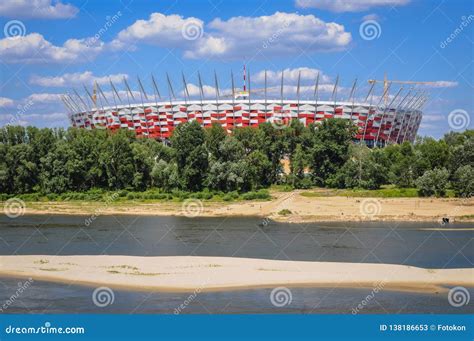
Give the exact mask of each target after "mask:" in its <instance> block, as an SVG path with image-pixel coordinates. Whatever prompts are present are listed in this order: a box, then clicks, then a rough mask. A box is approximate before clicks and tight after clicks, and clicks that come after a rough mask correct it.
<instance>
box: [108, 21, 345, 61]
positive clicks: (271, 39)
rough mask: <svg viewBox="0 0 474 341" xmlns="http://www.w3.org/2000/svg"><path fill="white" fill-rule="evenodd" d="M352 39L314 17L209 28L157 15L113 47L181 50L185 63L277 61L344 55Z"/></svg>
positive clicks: (121, 35)
mask: <svg viewBox="0 0 474 341" xmlns="http://www.w3.org/2000/svg"><path fill="white" fill-rule="evenodd" d="M191 27H192V28H194V29H195V30H194V31H192V30H191V29H190V28H191ZM187 28H189V30H186V29H187ZM196 32H197V33H196ZM190 35H191V38H192V39H190ZM351 40H352V37H351V34H350V33H349V32H346V31H345V30H344V26H343V25H340V24H337V23H334V22H330V23H326V22H324V21H322V20H321V19H319V18H316V17H315V16H314V15H299V14H297V13H281V12H276V13H275V14H273V15H269V16H260V17H233V18H230V19H229V20H225V21H224V20H221V19H219V18H217V19H214V20H212V21H211V22H210V23H209V24H207V25H205V24H204V23H203V22H202V21H201V20H200V19H196V18H193V17H190V18H183V17H182V16H179V15H169V16H166V15H164V14H161V13H153V14H151V16H150V18H149V19H148V20H138V21H136V22H135V23H134V24H132V25H131V26H129V27H128V28H126V29H125V30H123V31H121V32H120V33H119V34H118V36H117V39H115V40H114V41H113V42H112V43H113V44H114V45H116V46H123V45H130V44H132V45H133V44H137V43H140V42H145V43H148V44H152V45H156V46H160V47H164V48H181V49H184V56H185V57H186V58H193V59H198V58H219V59H240V58H243V57H249V55H254V54H258V53H260V54H267V55H268V56H276V55H291V54H299V53H301V51H302V50H305V51H313V52H314V51H324V52H326V51H335V50H342V49H344V48H345V47H347V45H348V44H349V43H350V42H351Z"/></svg>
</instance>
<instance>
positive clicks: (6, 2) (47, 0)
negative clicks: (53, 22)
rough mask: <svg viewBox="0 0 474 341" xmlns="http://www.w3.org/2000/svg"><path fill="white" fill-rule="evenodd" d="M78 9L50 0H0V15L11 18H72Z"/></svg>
mask: <svg viewBox="0 0 474 341" xmlns="http://www.w3.org/2000/svg"><path fill="white" fill-rule="evenodd" d="M78 12H79V9H78V8H76V7H74V6H73V5H70V4H63V3H61V2H60V1H54V3H53V2H52V1H51V0H2V1H1V2H0V16H3V17H12V18H41V19H64V18H73V17H75V16H76V14H77V13H78Z"/></svg>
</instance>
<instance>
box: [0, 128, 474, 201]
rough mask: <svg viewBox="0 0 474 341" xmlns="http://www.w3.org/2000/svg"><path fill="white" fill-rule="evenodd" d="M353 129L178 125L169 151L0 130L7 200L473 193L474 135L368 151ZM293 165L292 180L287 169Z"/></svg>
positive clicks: (125, 138) (106, 136) (113, 135)
mask: <svg viewBox="0 0 474 341" xmlns="http://www.w3.org/2000/svg"><path fill="white" fill-rule="evenodd" d="M355 129H356V128H355V127H354V126H352V125H351V122H349V121H346V120H340V119H328V120H325V121H323V122H322V123H321V124H319V125H310V126H308V127H305V126H304V125H303V124H302V123H301V122H299V121H298V120H293V121H291V123H290V124H289V125H288V126H287V127H275V126H273V125H272V124H269V123H264V124H261V125H260V126H259V127H258V128H251V127H244V128H237V129H235V130H234V133H233V134H232V135H228V134H227V133H226V131H225V130H224V129H223V128H222V127H221V126H220V125H218V124H214V125H213V126H212V127H210V128H208V129H204V128H202V127H201V126H200V125H199V123H198V122H196V121H194V122H188V123H184V124H180V125H179V126H177V127H176V129H175V130H174V133H173V136H172V137H171V139H170V141H169V143H168V144H164V143H161V142H159V141H156V140H153V139H143V138H136V137H135V136H134V134H133V132H130V131H127V130H118V131H115V132H112V131H108V130H98V129H96V130H85V129H75V128H69V129H67V130H64V129H51V128H42V129H40V128H36V127H21V126H5V127H3V128H2V129H1V130H0V192H1V193H6V194H23V193H42V194H49V193H56V194H58V193H65V192H85V191H89V190H93V189H104V190H121V189H123V190H130V191H144V190H147V189H157V190H159V191H162V192H164V193H167V192H171V191H174V190H180V191H187V192H199V191H202V190H204V189H206V190H210V191H221V192H224V193H229V192H238V193H245V192H249V191H256V190H259V189H262V188H267V187H269V186H270V185H272V184H286V185H288V186H291V187H292V188H310V187H312V186H320V187H332V188H364V189H378V188H380V186H383V185H388V184H392V185H395V186H396V187H399V188H412V187H417V188H418V192H419V194H420V195H424V196H430V195H437V196H443V195H445V194H446V191H447V190H448V189H453V190H454V191H455V193H456V195H458V196H470V195H471V193H473V192H474V180H473V179H474V131H473V130H468V131H465V132H463V133H454V132H451V133H448V134H446V135H445V136H444V137H443V138H442V139H439V140H435V139H433V138H429V137H426V138H417V140H416V142H415V143H414V144H413V145H412V144H410V143H408V142H405V143H403V144H401V145H396V144H394V145H389V146H387V147H385V148H373V149H369V148H367V147H365V146H363V145H360V144H357V143H354V140H353V136H354V133H355ZM283 159H287V160H289V165H290V172H289V174H287V173H285V172H284V171H283V165H282V160H283Z"/></svg>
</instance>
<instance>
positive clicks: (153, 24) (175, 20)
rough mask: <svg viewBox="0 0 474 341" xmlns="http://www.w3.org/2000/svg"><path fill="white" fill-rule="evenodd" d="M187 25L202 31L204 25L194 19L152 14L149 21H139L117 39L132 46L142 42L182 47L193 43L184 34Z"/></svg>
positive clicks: (123, 31) (122, 32)
mask: <svg viewBox="0 0 474 341" xmlns="http://www.w3.org/2000/svg"><path fill="white" fill-rule="evenodd" d="M187 25H197V26H200V27H201V29H202V27H203V25H204V23H203V22H202V20H199V19H197V18H193V17H190V18H186V19H185V18H183V17H182V16H180V15H176V14H173V15H164V14H161V13H152V14H151V15H150V18H149V19H148V20H137V21H135V23H134V24H132V25H131V26H129V27H127V28H126V29H125V30H122V31H121V32H120V33H119V34H118V37H117V39H118V41H120V42H128V43H132V44H133V43H135V42H137V41H142V42H146V43H150V44H153V45H159V46H163V47H181V46H182V44H183V43H186V42H187V41H188V42H189V43H191V40H187V39H186V38H185V36H184V34H183V28H184V27H186V26H187Z"/></svg>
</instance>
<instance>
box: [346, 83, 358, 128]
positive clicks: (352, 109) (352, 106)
mask: <svg viewBox="0 0 474 341" xmlns="http://www.w3.org/2000/svg"><path fill="white" fill-rule="evenodd" d="M356 87H357V78H356V79H355V80H354V84H352V89H351V93H350V95H349V99H348V100H347V101H348V102H350V101H351V99H352V105H351V118H350V121H351V123H353V122H352V115H353V114H354V97H355V96H354V94H355V89H356Z"/></svg>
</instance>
